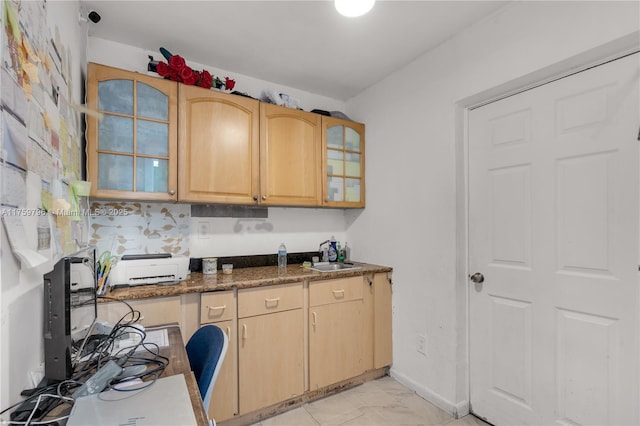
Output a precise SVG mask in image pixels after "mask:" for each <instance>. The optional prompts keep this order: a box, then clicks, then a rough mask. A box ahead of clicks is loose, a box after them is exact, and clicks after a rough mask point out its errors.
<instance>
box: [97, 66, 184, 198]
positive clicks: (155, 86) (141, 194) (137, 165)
mask: <svg viewBox="0 0 640 426" xmlns="http://www.w3.org/2000/svg"><path fill="white" fill-rule="evenodd" d="M177 87H178V86H177V83H175V82H172V81H169V80H163V79H159V78H154V77H149V76H146V75H144V74H140V73H134V72H129V71H124V70H119V69H117V68H111V67H107V66H103V65H97V64H92V63H90V64H89V65H88V78H87V105H88V107H89V108H90V109H91V110H95V111H98V112H100V113H101V114H102V115H103V118H102V120H98V119H97V118H96V117H95V115H87V171H88V176H89V180H90V181H91V182H92V185H91V197H96V198H116V199H134V200H157V201H176V200H177V195H176V194H177V191H176V190H177V174H176V167H177V158H176V157H177V151H176V149H177V94H178V89H177Z"/></svg>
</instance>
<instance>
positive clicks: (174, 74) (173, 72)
mask: <svg viewBox="0 0 640 426" xmlns="http://www.w3.org/2000/svg"><path fill="white" fill-rule="evenodd" d="M169 80H171V81H182V79H181V78H180V74H179V73H178V72H177V71H176V70H173V69H171V68H169Z"/></svg>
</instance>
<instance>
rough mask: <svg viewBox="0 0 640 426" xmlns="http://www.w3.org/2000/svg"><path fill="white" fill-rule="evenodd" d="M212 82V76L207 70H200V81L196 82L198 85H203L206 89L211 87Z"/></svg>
mask: <svg viewBox="0 0 640 426" xmlns="http://www.w3.org/2000/svg"><path fill="white" fill-rule="evenodd" d="M212 82H213V76H212V75H211V73H210V72H209V71H207V70H202V74H200V81H199V82H198V86H200V87H204V88H206V89H208V88H210V87H211V83H212Z"/></svg>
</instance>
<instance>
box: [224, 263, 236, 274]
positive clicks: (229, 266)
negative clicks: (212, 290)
mask: <svg viewBox="0 0 640 426" xmlns="http://www.w3.org/2000/svg"><path fill="white" fill-rule="evenodd" d="M232 272H233V264H232V263H224V264H222V273H223V274H225V275H230V274H231V273H232Z"/></svg>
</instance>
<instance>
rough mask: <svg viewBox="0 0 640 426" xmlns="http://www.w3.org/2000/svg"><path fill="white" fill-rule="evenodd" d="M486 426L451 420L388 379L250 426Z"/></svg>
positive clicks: (473, 420) (470, 419)
mask: <svg viewBox="0 0 640 426" xmlns="http://www.w3.org/2000/svg"><path fill="white" fill-rule="evenodd" d="M318 425H322V426H324V425H363V426H400V425H412V426H413V425H416V426H417V425H425V426H426V425H428V426H442V425H447V426H487V425H488V424H487V423H485V422H483V421H482V420H480V419H478V418H476V417H474V416H472V415H468V416H465V417H463V418H461V419H454V418H453V417H451V416H450V415H449V414H447V413H446V412H444V411H443V410H441V409H440V408H438V407H436V406H435V405H433V404H431V403H429V402H427V401H426V400H424V399H423V398H421V397H419V396H418V395H417V394H416V393H415V392H413V391H411V390H410V389H407V388H406V387H404V386H403V385H401V384H400V383H398V382H396V381H395V380H394V379H392V378H391V377H383V378H381V379H378V380H373V381H370V382H367V383H364V384H362V385H360V386H357V387H355V388H352V389H349V390H346V391H344V392H340V393H338V394H335V395H331V396H329V397H327V398H323V399H320V400H317V401H313V402H310V403H307V404H304V405H303V406H302V407H298V408H296V409H294V410H291V411H288V412H286V413H283V414H280V415H278V416H275V417H271V418H269V419H266V420H263V421H262V422H260V423H255V424H254V425H253V426H318Z"/></svg>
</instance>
